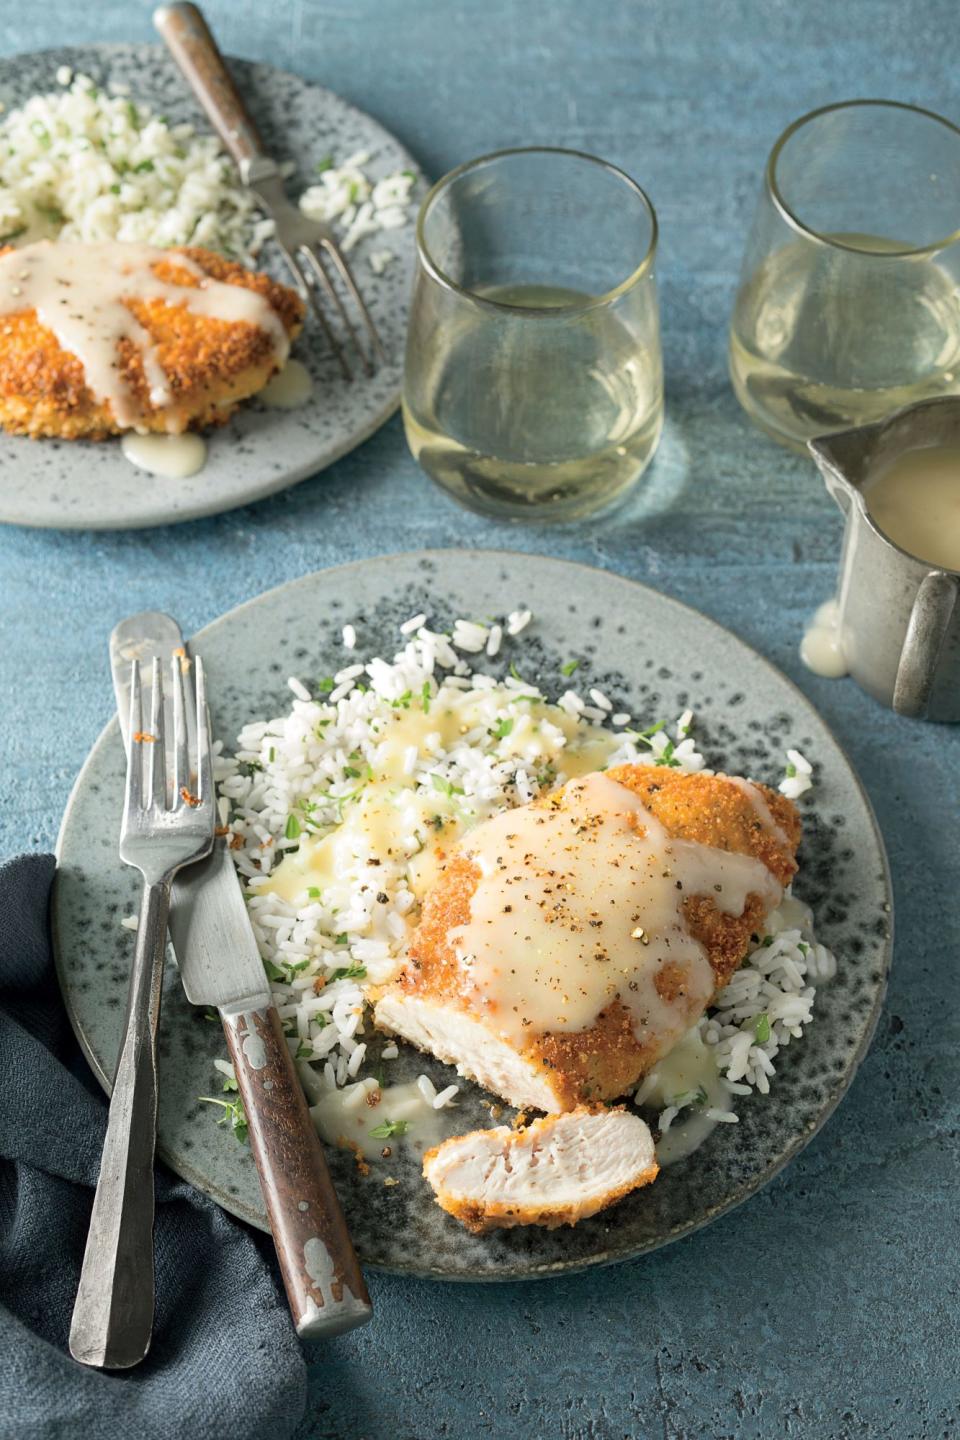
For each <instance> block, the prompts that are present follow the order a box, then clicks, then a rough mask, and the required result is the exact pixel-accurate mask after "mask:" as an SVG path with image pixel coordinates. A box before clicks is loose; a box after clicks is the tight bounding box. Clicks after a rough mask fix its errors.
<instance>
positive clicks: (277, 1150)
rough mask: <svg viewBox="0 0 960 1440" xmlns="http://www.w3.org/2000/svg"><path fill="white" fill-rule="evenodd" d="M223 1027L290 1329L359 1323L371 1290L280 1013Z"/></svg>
mask: <svg viewBox="0 0 960 1440" xmlns="http://www.w3.org/2000/svg"><path fill="white" fill-rule="evenodd" d="M223 1028H224V1031H225V1033H226V1037H227V1044H228V1045H229V1047H230V1058H231V1059H232V1061H233V1068H234V1071H235V1073H236V1076H237V1085H238V1088H239V1091H240V1097H241V1099H242V1100H243V1105H244V1109H245V1111H246V1115H247V1127H248V1133H249V1136H250V1146H251V1149H252V1150H253V1154H254V1159H255V1160H256V1162H257V1170H258V1172H259V1175H260V1186H261V1189H262V1190H263V1198H264V1201H265V1202H266V1206H267V1213H268V1215H269V1216H270V1228H271V1230H272V1231H273V1238H274V1241H275V1243H276V1247H277V1255H278V1256H279V1258H280V1269H281V1271H282V1273H283V1283H284V1285H285V1286H286V1291H287V1298H288V1299H289V1301H290V1309H291V1311H292V1312H293V1318H294V1321H295V1322H296V1326H297V1334H298V1335H302V1336H305V1337H307V1336H310V1337H315V1336H324V1337H326V1336H330V1335H340V1334H342V1333H343V1332H344V1331H345V1330H353V1329H354V1328H355V1327H356V1326H358V1325H365V1324H366V1322H367V1321H368V1320H369V1319H370V1317H371V1315H372V1314H373V1307H372V1305H371V1303H370V1296H369V1295H368V1294H367V1287H366V1284H365V1282H364V1279H363V1272H362V1271H361V1269H360V1263H359V1261H358V1260H357V1256H356V1252H355V1251H354V1248H353V1244H352V1242H351V1240H350V1236H349V1233H348V1231H347V1223H346V1221H345V1219H344V1217H343V1211H342V1210H341V1209H340V1202H339V1200H338V1199H337V1196H336V1192H335V1191H334V1188H333V1182H332V1181H331V1179H330V1172H329V1171H328V1169H327V1162H326V1160H325V1159H324V1155H323V1149H322V1147H321V1144H320V1140H319V1137H318V1136H317V1132H316V1130H315V1129H314V1125H313V1121H312V1120H311V1118H310V1111H309V1110H308V1108H307V1102H306V1100H305V1099H304V1095H303V1090H302V1088H301V1085H300V1081H299V1079H298V1078H297V1074H296V1071H295V1070H294V1067H293V1060H292V1059H291V1056H290V1051H289V1049H288V1048H287V1042H286V1039H285V1037H284V1034H283V1028H282V1026H281V1024H280V1017H279V1016H278V1014H277V1012H276V1010H275V1009H273V1008H272V1007H270V1008H268V1009H261V1010H247V1011H245V1012H242V1013H240V1014H227V1013H224V1015H223Z"/></svg>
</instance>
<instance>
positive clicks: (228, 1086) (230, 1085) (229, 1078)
mask: <svg viewBox="0 0 960 1440" xmlns="http://www.w3.org/2000/svg"><path fill="white" fill-rule="evenodd" d="M223 1088H224V1092H225V1093H226V1094H227V1095H230V1094H231V1093H234V1092H235V1091H236V1089H237V1081H236V1077H235V1076H234V1075H224V1077H223Z"/></svg>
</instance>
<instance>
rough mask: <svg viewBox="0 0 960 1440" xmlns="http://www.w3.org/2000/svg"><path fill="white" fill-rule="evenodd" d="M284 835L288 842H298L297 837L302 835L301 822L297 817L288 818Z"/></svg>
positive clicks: (289, 816) (290, 816)
mask: <svg viewBox="0 0 960 1440" xmlns="http://www.w3.org/2000/svg"><path fill="white" fill-rule="evenodd" d="M283 833H284V835H285V836H286V837H287V839H288V840H296V838H297V836H298V835H299V834H300V821H299V820H298V819H297V817H296V815H288V816H287V823H286V827H285V829H284V832H283Z"/></svg>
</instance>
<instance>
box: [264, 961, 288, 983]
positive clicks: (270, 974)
mask: <svg viewBox="0 0 960 1440" xmlns="http://www.w3.org/2000/svg"><path fill="white" fill-rule="evenodd" d="M263 968H264V970H266V972H267V979H268V980H273V981H275V982H276V983H277V984H278V985H282V984H283V982H284V981H285V980H286V978H287V977H286V974H285V973H284V971H283V970H281V969H280V966H279V965H274V963H273V961H272V960H264V962H263Z"/></svg>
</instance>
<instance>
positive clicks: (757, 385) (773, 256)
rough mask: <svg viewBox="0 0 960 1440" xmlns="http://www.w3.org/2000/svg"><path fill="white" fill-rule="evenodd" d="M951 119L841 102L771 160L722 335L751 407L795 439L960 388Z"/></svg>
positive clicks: (958, 213)
mask: <svg viewBox="0 0 960 1440" xmlns="http://www.w3.org/2000/svg"><path fill="white" fill-rule="evenodd" d="M958 278H960V130H958V129H957V128H956V126H954V125H951V124H950V122H949V121H947V120H943V119H941V117H940V116H939V115H934V114H932V113H931V112H930V111H928V110H919V109H916V108H915V107H914V106H912V105H900V104H896V103H895V102H893V101H885V100H851V101H847V102H846V103H844V104H840V105H830V106H827V107H826V108H825V109H823V110H815V111H813V112H812V113H811V114H809V115H805V116H804V117H803V118H802V119H800V120H797V121H795V123H794V124H793V125H791V126H790V127H789V128H788V129H787V130H785V131H784V133H783V134H782V135H781V137H780V139H779V140H778V141H777V143H776V145H775V146H774V147H773V150H772V152H771V154H770V159H769V161H768V163H767V170H766V177H765V181H764V187H763V193H762V195H761V197H760V203H759V206H758V208H757V213H756V217H755V219H754V222H753V230H752V232H751V236H750V241H749V244H748V248H747V253H746V258H745V260H744V266H743V273H742V276H741V283H740V291H739V294H738V295H737V299H736V304H735V307H734V313H733V323H732V326H731V331H730V374H731V378H732V380H733V386H734V389H735V391H736V393H737V397H738V399H739V401H740V403H741V405H742V406H743V407H744V409H745V410H746V412H747V414H748V415H749V416H750V417H751V419H753V420H754V421H755V422H756V424H757V425H759V426H760V427H761V429H763V430H766V431H767V432H768V433H769V434H770V435H772V436H773V437H774V439H777V440H781V441H783V442H785V443H786V444H788V445H792V446H793V447H794V448H796V449H802V448H803V447H804V444H805V442H806V441H807V440H809V439H811V438H812V437H813V436H815V435H822V434H825V433H827V432H829V431H832V430H841V429H847V428H848V427H851V426H855V425H862V424H865V423H867V422H870V421H873V420H878V419H880V418H881V417H882V416H884V415H887V414H889V413H890V412H891V411H894V410H897V409H899V408H900V407H901V406H903V405H908V404H912V403H913V402H915V401H917V400H923V399H926V398H928V397H930V396H934V395H942V394H946V393H955V392H956V391H958V390H960V291H958Z"/></svg>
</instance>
